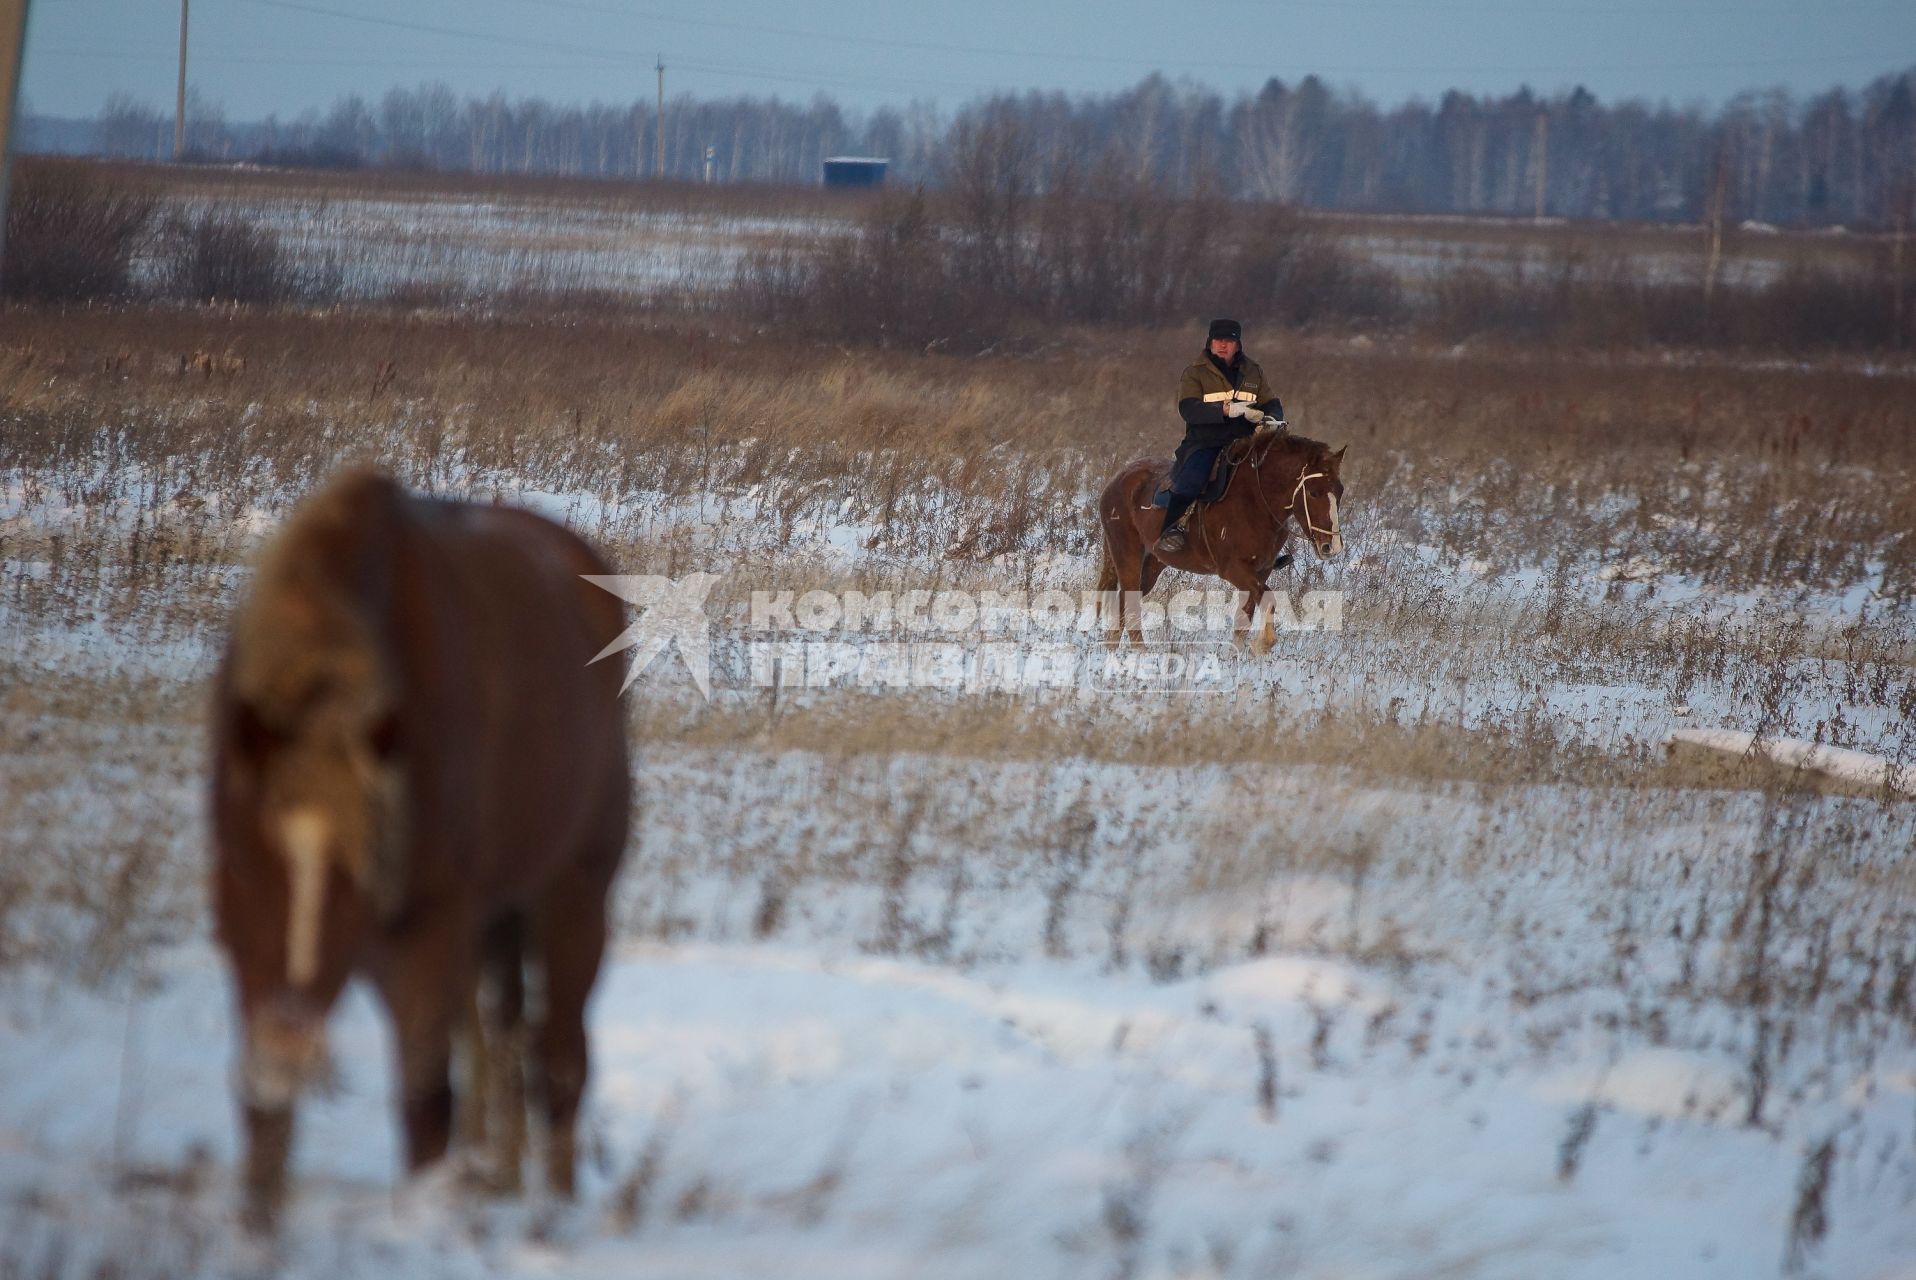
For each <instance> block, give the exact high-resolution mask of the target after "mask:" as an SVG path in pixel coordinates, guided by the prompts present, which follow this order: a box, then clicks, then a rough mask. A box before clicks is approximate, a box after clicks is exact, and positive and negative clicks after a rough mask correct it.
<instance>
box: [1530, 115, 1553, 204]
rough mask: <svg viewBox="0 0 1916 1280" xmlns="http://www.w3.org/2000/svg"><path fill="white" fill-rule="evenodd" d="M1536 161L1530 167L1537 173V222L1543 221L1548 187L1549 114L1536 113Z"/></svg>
mask: <svg viewBox="0 0 1916 1280" xmlns="http://www.w3.org/2000/svg"><path fill="white" fill-rule="evenodd" d="M1536 152H1537V154H1536V161H1535V164H1534V165H1533V166H1532V167H1533V168H1535V169H1536V171H1537V221H1539V222H1542V221H1543V200H1544V192H1545V191H1546V190H1548V189H1549V186H1550V113H1549V112H1547V111H1543V110H1539V111H1538V112H1537V143H1536Z"/></svg>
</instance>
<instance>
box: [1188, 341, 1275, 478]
mask: <svg viewBox="0 0 1916 1280" xmlns="http://www.w3.org/2000/svg"><path fill="white" fill-rule="evenodd" d="M1232 400H1239V401H1242V402H1243V403H1244V404H1246V405H1250V406H1253V407H1255V408H1258V409H1261V410H1263V411H1264V412H1265V413H1268V414H1270V415H1271V416H1272V417H1274V418H1282V417H1283V416H1284V406H1283V405H1281V404H1279V403H1278V401H1277V395H1276V393H1274V392H1273V391H1272V390H1271V386H1270V384H1269V383H1268V382H1266V381H1264V370H1262V369H1260V368H1258V367H1257V361H1255V360H1250V359H1246V358H1245V355H1244V352H1243V351H1241V350H1240V351H1239V352H1238V353H1237V354H1236V355H1234V356H1232V357H1231V361H1230V363H1229V364H1226V363H1225V362H1224V361H1222V360H1220V359H1218V358H1217V357H1216V356H1214V355H1212V354H1211V352H1210V350H1209V348H1206V349H1205V352H1204V354H1203V355H1202V356H1200V357H1199V358H1198V362H1197V363H1196V364H1194V365H1192V366H1191V367H1190V368H1188V369H1186V370H1185V371H1184V377H1183V379H1182V380H1181V381H1180V382H1179V383H1178V416H1179V417H1181V418H1183V419H1184V443H1183V444H1182V445H1181V446H1180V447H1179V449H1178V453H1179V455H1180V456H1183V455H1187V454H1189V453H1191V452H1192V451H1193V450H1197V449H1215V448H1217V447H1219V446H1220V445H1226V444H1229V443H1230V442H1231V441H1233V440H1235V439H1237V438H1238V437H1239V436H1248V435H1250V434H1251V432H1252V431H1254V430H1256V428H1254V427H1253V426H1252V425H1251V424H1250V423H1248V422H1246V421H1245V420H1244V419H1243V418H1228V417H1226V416H1225V415H1224V406H1225V405H1226V404H1227V403H1229V402H1230V401H1232Z"/></svg>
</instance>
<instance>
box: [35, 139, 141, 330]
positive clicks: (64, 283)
mask: <svg viewBox="0 0 1916 1280" xmlns="http://www.w3.org/2000/svg"><path fill="white" fill-rule="evenodd" d="M157 205H158V201H157V199H156V197H155V196H154V195H153V194H152V193H150V192H148V191H144V190H141V189H139V188H137V187H135V186H133V185H131V184H128V183H125V182H122V181H117V180H115V179H113V178H111V177H108V176H105V175H102V174H100V173H98V172H95V171H93V170H91V169H89V168H87V167H85V166H83V165H80V164H75V163H72V162H68V161H60V160H47V159H39V158H26V159H22V160H21V161H20V162H19V163H18V164H16V165H15V166H14V171H13V181H12V184H11V186H10V188H9V190H8V194H7V240H6V254H5V258H4V260H0V289H4V291H5V293H6V295H7V296H8V297H11V298H26V299H31V300H34V301H40V302H84V301H91V300H96V299H105V298H119V297H124V296H125V295H126V294H127V293H128V292H130V290H131V278H130V269H131V266H132V262H133V258H134V255H135V254H137V253H138V252H139V251H140V249H141V248H142V247H143V246H144V245H145V243H146V240H147V236H148V233H149V230H150V227H151V225H152V222H153V214H154V210H155V209H156V207H157Z"/></svg>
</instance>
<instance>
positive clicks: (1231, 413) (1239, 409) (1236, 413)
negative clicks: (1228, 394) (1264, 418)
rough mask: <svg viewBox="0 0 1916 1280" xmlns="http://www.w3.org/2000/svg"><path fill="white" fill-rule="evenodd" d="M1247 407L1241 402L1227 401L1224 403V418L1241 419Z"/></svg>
mask: <svg viewBox="0 0 1916 1280" xmlns="http://www.w3.org/2000/svg"><path fill="white" fill-rule="evenodd" d="M1249 407H1250V406H1249V405H1247V404H1245V403H1244V402H1243V401H1242V400H1227V401H1225V402H1224V416H1225V417H1227V418H1241V417H1243V416H1244V411H1245V410H1246V409H1248V408H1249Z"/></svg>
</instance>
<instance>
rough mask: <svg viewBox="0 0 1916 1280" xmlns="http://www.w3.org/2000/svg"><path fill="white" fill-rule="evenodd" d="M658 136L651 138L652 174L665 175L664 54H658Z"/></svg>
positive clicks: (656, 175)
mask: <svg viewBox="0 0 1916 1280" xmlns="http://www.w3.org/2000/svg"><path fill="white" fill-rule="evenodd" d="M658 130H659V131H658V136H657V137H656V138H655V139H654V140H653V141H654V144H655V146H656V148H657V150H655V151H654V152H653V154H652V176H653V177H654V178H663V177H664V176H665V55H664V54H663V53H661V54H660V55H659V119H658Z"/></svg>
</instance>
